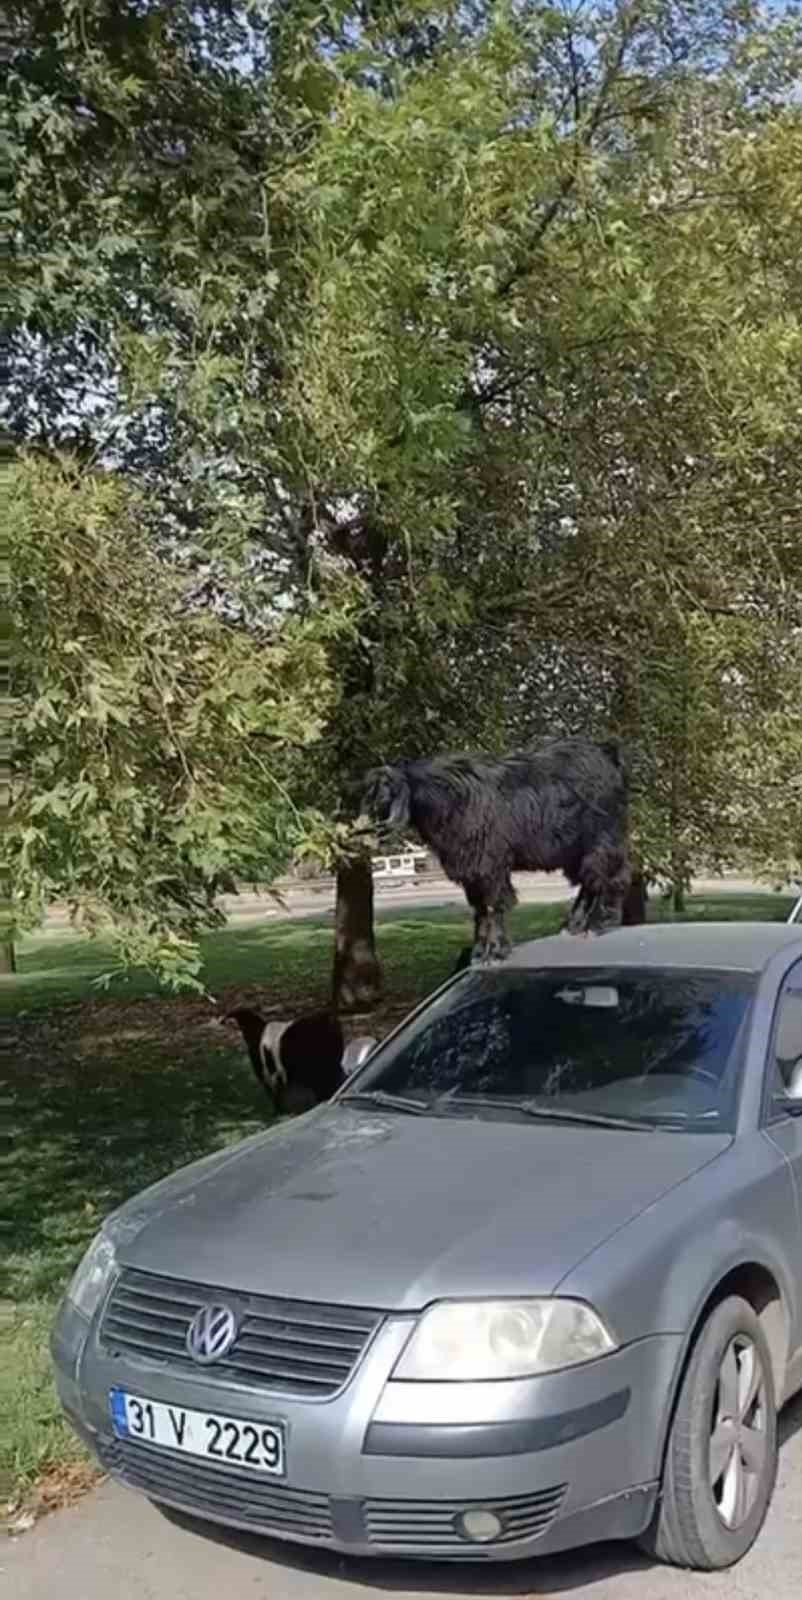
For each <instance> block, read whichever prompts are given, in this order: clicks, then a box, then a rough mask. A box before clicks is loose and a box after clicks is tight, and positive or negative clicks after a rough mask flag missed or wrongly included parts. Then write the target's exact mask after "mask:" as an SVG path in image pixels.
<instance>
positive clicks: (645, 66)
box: [6, 0, 802, 986]
mask: <svg viewBox="0 0 802 1600" xmlns="http://www.w3.org/2000/svg"><path fill="white" fill-rule="evenodd" d="M12 34H13V59H12V67H11V72H10V75H9V87H10V92H9V96H8V103H7V113H6V115H7V127H8V139H9V145H10V149H11V154H12V160H13V162H14V166H15V172H16V179H17V184H16V206H17V210H16V217H15V226H16V260H17V269H18V276H17V279H16V283H15V289H14V311H15V318H16V325H15V334H14V340H13V346H12V355H13V360H12V370H11V380H12V381H11V385H10V390H9V396H10V398H9V406H8V415H9V423H10V426H11V428H12V431H13V433H14V436H15V438H16V439H17V441H18V442H19V444H20V445H21V446H22V447H27V448H28V449H30V448H32V447H36V448H37V450H38V451H42V450H43V451H45V452H52V450H54V449H59V450H62V451H67V452H68V453H69V455H70V458H71V461H72V463H73V466H72V467H71V468H69V469H67V468H66V467H64V466H62V467H61V468H59V470H60V471H67V470H69V471H73V472H77V473H80V474H81V475H82V481H83V479H84V478H86V479H87V483H88V485H89V487H87V488H86V489H83V488H82V489H81V491H80V492H81V494H83V493H87V494H89V493H95V492H98V493H102V494H103V495H106V494H108V493H110V481H111V480H112V479H114V480H117V479H120V480H122V481H123V482H124V483H125V485H126V494H135V495H136V504H137V510H136V524H137V528H138V530H139V535H140V537H141V539H142V553H143V559H144V554H145V552H146V551H147V553H148V559H149V560H153V561H156V562H160V563H162V565H164V564H165V563H166V564H167V567H168V570H169V571H170V572H171V573H172V577H171V580H170V581H175V573H176V572H180V574H181V580H182V582H183V583H184V586H185V587H184V592H185V594H186V595H187V596H188V597H189V599H190V601H191V605H190V610H189V612H188V613H186V615H188V616H189V617H190V618H191V622H190V623H184V624H182V626H187V627H189V628H190V631H191V629H194V628H196V627H198V626H200V623H199V621H198V618H197V617H196V615H195V612H194V610H193V609H192V607H193V606H200V607H202V608H205V609H206V612H207V613H211V615H212V616H216V617H217V619H218V623H219V625H220V627H221V629H223V632H222V633H221V635H220V637H221V639H224V640H225V648H226V650H229V649H231V650H233V651H234V655H235V656H236V652H237V651H238V650H240V649H243V648H246V646H245V645H244V643H243V641H244V640H246V639H252V640H253V639H257V638H258V639H259V640H260V641H262V640H264V639H265V638H266V637H269V638H270V639H273V640H274V642H275V643H276V648H287V649H290V646H289V645H287V646H284V645H282V644H281V640H282V637H283V636H284V635H286V637H287V638H288V639H289V638H290V637H291V638H292V646H291V649H292V650H295V649H296V648H297V649H298V650H299V651H301V653H302V654H303V651H308V650H309V649H311V648H312V644H311V643H310V641H309V638H308V637H307V635H306V634H305V633H304V629H306V628H311V629H312V630H313V632H314V648H315V649H317V650H319V651H320V652H321V654H320V657H319V658H315V659H316V662H317V664H316V665H315V667H314V671H313V672H312V673H311V677H312V678H314V679H315V680H317V678H318V675H319V682H320V684H321V693H320V696H319V698H318V700H317V703H316V706H315V712H316V715H315V717H314V718H312V719H311V720H310V718H309V717H308V715H307V710H306V706H305V703H304V704H302V703H301V702H299V701H298V700H297V699H296V698H295V696H294V691H293V690H292V683H291V676H290V678H289V679H288V682H289V684H290V688H289V689H288V695H287V701H286V706H287V709H288V712H289V715H290V720H292V718H293V717H296V716H297V724H298V731H297V736H292V735H291V733H290V732H288V734H287V741H286V742H287V750H286V762H285V764H284V765H283V766H282V772H283V774H284V779H282V780H281V781H284V780H286V783H287V784H288V786H289V787H288V789H287V793H288V794H290V795H291V797H292V803H293V804H294V805H297V806H299V807H305V806H313V807H322V808H325V809H326V810H327V812H329V813H330V814H331V815H332V816H334V817H336V816H337V815H339V814H345V813H347V811H348V808H349V806H351V805H352V802H353V795H354V792H355V784H356V782H357V779H358V777H359V774H360V773H361V772H362V771H363V770H364V768H365V767H366V766H367V765H370V764H372V763H373V762H374V761H375V760H376V759H380V758H383V757H392V756H396V755H398V754H400V753H405V754H423V753H430V752H431V751H432V750H434V749H435V748H437V747H442V746H443V745H449V744H451V745H454V744H463V745H464V744H466V743H470V744H473V745H477V744H484V745H495V746H497V747H498V746H501V745H509V744H515V743H522V742H526V741H528V740H530V739H532V738H535V737H539V736H541V735H543V734H545V733H547V732H551V731H560V730H561V729H568V728H578V727H583V728H586V729H593V728H599V729H601V728H602V727H605V728H610V727H613V728H615V729H616V730H617V731H619V732H620V733H622V734H623V735H624V737H625V739H626V740H627V742H628V744H629V745H630V746H631V748H632V752H633V754H632V761H633V769H634V773H635V784H636V821H637V835H638V844H639V847H640V849H641V851H642V854H643V856H644V860H645V862H646V865H647V868H648V869H649V870H651V871H652V872H654V873H660V874H661V875H664V876H667V877H669V878H671V879H673V880H674V881H676V882H677V883H681V882H682V881H683V880H684V879H685V878H686V877H687V875H688V873H689V872H690V870H692V868H693V866H694V864H696V863H698V862H700V861H702V860H707V861H709V862H713V863H720V862H723V861H725V860H728V859H732V858H733V857H734V856H735V855H737V854H738V853H742V854H743V853H745V852H750V851H751V853H752V854H753V856H755V857H756V858H758V859H759V860H760V861H761V862H762V863H763V864H767V863H768V862H769V861H771V862H773V863H777V867H778V870H779V867H780V864H782V867H783V870H785V869H786V868H787V867H788V866H789V865H790V864H791V863H792V862H793V861H794V859H795V858H796V857H797V856H798V850H799V832H800V830H799V792H798V782H797V779H796V773H797V772H798V770H799V756H800V750H799V741H800V723H799V718H798V716H797V715H796V711H795V707H796V706H797V705H798V703H799V689H800V680H801V678H802V666H801V664H800V656H799V638H800V627H801V626H802V615H801V614H800V612H801V607H802V596H801V594H800V584H799V579H798V576H797V574H798V571H799V565H800V564H799V560H798V551H799V503H800V484H799V470H800V469H799V465H798V463H799V460H800V450H799V443H800V440H799V428H800V418H802V393H800V371H801V370H802V368H800V361H799V354H800V336H801V332H800V321H799V287H800V285H799V271H800V268H799V262H800V260H801V259H802V254H801V253H800V245H802V239H800V226H802V222H801V219H802V164H800V159H799V157H800V154H802V113H800V108H799V104H798V100H797V98H796V88H797V85H798V81H799V69H800V35H799V27H798V19H797V17H796V15H795V13H794V12H793V11H791V10H788V11H784V12H780V11H772V12H771V13H764V12H762V11H761V10H760V8H759V7H757V6H753V5H751V4H749V3H747V0H744V3H739V4H737V5H731V4H724V3H722V0H692V3H684V4H678V3H675V0H644V3H640V0H613V3H611V4H609V5H607V4H578V5H556V6H555V5H544V6H532V5H528V4H527V5H524V4H518V3H517V0H506V3H490V0H473V3H470V4H465V3H460V4H457V3H445V0H443V3H440V4H431V3H430V4H424V3H422V0H392V3H391V0H387V3H376V4H368V3H362V4H347V3H346V0H323V3H319V4H314V5H313V4H312V3H311V0H310V3H309V4H306V3H305V0H293V3H292V4H290V3H286V4H271V5H269V6H264V7H261V6H259V5H257V6H252V7H250V8H247V9H244V8H239V7H238V6H236V5H233V4H220V5H217V4H206V3H204V0H201V3H200V4H193V5H192V6H189V5H187V4H185V3H183V0H181V3H170V4H166V3H165V4H151V5H148V6H146V7H134V6H128V5H126V4H120V3H119V0H87V3H84V4H83V5H82V6H81V7H80V8H75V9H73V8H72V7H58V8H54V7H52V6H50V5H48V4H46V3H44V0H40V3H38V4H36V3H35V4H26V5H25V6H24V7H23V6H20V7H19V9H18V11H17V13H16V17H15V20H14V21H13V22H12ZM25 470H26V471H32V470H33V469H32V468H26V469H25ZM40 470H41V468H40V467H39V466H37V472H38V471H40ZM115 492H121V491H120V490H119V488H117V489H115ZM346 591H347V599H346V598H345V595H346ZM277 596H280V597H281V606H282V607H283V608H284V610H283V614H284V616H285V619H287V620H285V622H284V623H282V624H281V628H279V627H278V623H277V621H276V610H275V604H274V602H275V599H276V597H277ZM344 616H347V624H346V625H344V624H343V617H344ZM290 619H291V625H292V626H291V629H290V631H289V632H287V630H288V628H290ZM204 626H206V627H209V626H211V623H210V620H209V616H208V615H207V618H206V622H205V623H204ZM292 629H295V630H297V631H296V632H295V633H292ZM277 630H278V631H277ZM315 630H317V631H316V632H315ZM324 636H325V637H324ZM50 648H51V649H53V648H56V642H51V644H50ZM58 648H61V645H60V644H59V645H58ZM261 648H262V645H261V642H260V649H261ZM232 659H233V658H232ZM304 660H305V661H306V664H307V666H308V664H309V660H310V657H309V656H308V655H307V656H305V657H304ZM276 681H277V682H283V671H282V672H279V673H278V674H277V679H276ZM282 692H283V691H282ZM284 726H285V727H286V726H287V725H286V724H284ZM307 739H309V740H310V741H311V742H310V744H309V746H308V752H307V753H306V754H304V755H303V757H300V758H299V757H298V755H297V748H298V747H299V746H301V745H302V744H303V743H304V741H305V740H307ZM266 782H267V780H266ZM269 789H270V784H269V783H268V790H269ZM268 790H266V796H267V792H268ZM276 794H277V791H276V790H275V787H273V789H272V795H273V797H275V795H276ZM265 803H268V800H267V798H266V800H265ZM269 803H270V804H271V805H272V804H273V800H272V799H271V800H270V801H269ZM247 814H248V812H247V807H246V811H245V813H244V815H247ZM769 819H770V821H769ZM279 832H281V829H279ZM282 836H283V835H282ZM270 837H271V831H270V828H268V830H267V832H266V834H265V838H266V839H269V838H270ZM249 859H250V860H253V857H252V856H250V857H249ZM274 859H276V857H274V855H273V853H272V849H270V848H268V849H266V851H265V867H266V869H267V871H268V872H269V870H270V866H271V863H272V862H273V861H274ZM363 891H364V874H363ZM368 986H369V985H368Z"/></svg>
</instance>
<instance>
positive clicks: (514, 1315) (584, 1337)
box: [393, 1300, 617, 1383]
mask: <svg viewBox="0 0 802 1600" xmlns="http://www.w3.org/2000/svg"><path fill="white" fill-rule="evenodd" d="M616 1348H617V1346H616V1343H615V1340H614V1339H613V1338H612V1336H611V1334H610V1333H609V1332H608V1330H607V1328H606V1327H605V1326H604V1323H603V1322H602V1320H601V1318H600V1317H598V1316H597V1315H596V1312H595V1311H592V1310H591V1308H590V1306H586V1305H584V1304H583V1303H582V1301H580V1300H473V1301H471V1300H462V1301H443V1302H441V1303H440V1304H439V1305H433V1306H430V1307H429V1309H428V1311H424V1313H423V1316H422V1317H421V1319H420V1322H419V1323H418V1324H417V1326H416V1328H415V1331H414V1333H413V1334H412V1337H411V1339H410V1340H409V1343H408V1344H407V1346H406V1348H405V1349H404V1350H403V1351H402V1353H401V1355H400V1357H399V1359H398V1362H397V1364H396V1368H395V1372H394V1373H393V1376H394V1377H395V1378H401V1379H404V1378H406V1379H418V1380H419V1381H421V1380H424V1381H425V1380H427V1379H428V1380H432V1381H437V1382H440V1383H446V1382H449V1381H452V1382H459V1381H463V1382H465V1381H467V1380H473V1381H475V1382H482V1381H483V1380H487V1379H493V1378H531V1377H535V1376H537V1374H538V1373H541V1372H554V1371H556V1370H557V1369H558V1368H559V1367H573V1366H576V1365H577V1364H578V1363H579V1362H581V1361H595V1360H597V1358H598V1357H599V1356H606V1355H609V1353H610V1351H611V1350H615V1349H616Z"/></svg>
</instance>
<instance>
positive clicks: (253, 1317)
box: [52, 925, 802, 1569]
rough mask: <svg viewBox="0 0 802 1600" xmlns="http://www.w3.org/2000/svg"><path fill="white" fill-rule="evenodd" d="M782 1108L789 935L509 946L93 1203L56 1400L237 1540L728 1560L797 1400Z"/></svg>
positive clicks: (178, 1501)
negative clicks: (303, 1094) (220, 1141)
mask: <svg viewBox="0 0 802 1600" xmlns="http://www.w3.org/2000/svg"><path fill="white" fill-rule="evenodd" d="M354 1053H356V1054H359V1051H358V1050H357V1051H356V1052H352V1056H353V1055H354ZM352 1064H353V1063H352ZM800 1113H802V930H800V929H799V928H795V927H793V926H776V925H755V926H746V925H721V926H706V927H704V926H702V927H689V926H685V927H676V926H675V927H670V926H667V927H650V928H633V929H627V930H620V931H618V932H614V933H610V934H608V935H606V936H605V937H604V938H603V939H597V940H587V941H583V940H575V939H570V938H564V937H555V938H553V939H545V940H539V941H537V942H534V943H530V944H524V945H522V946H519V947H518V948H517V949H516V950H514V951H513V952H512V954H511V955H510V956H509V958H508V959H507V960H506V961H505V962H503V963H502V964H500V965H498V966H494V967H490V968H473V969H471V970H469V971H468V972H463V973H461V974H460V975H459V976H458V977H456V978H454V979H453V980H452V981H450V982H449V983H447V984H446V985H445V986H444V987H443V988H442V989H441V990H439V991H438V993H436V994H435V995H434V996H433V997H432V998H431V999H430V1000H429V1001H427V1002H426V1003H425V1004H424V1005H423V1006H421V1007H420V1008H419V1010H417V1011H416V1012H415V1013H413V1015H412V1016H410V1017H409V1018H408V1020H406V1021H405V1022H404V1023H403V1024H402V1025H401V1026H400V1027H399V1028H398V1029H396V1031H395V1032H394V1033H393V1034H392V1035H391V1036H390V1037H389V1038H387V1039H386V1040H385V1041H384V1042H383V1043H382V1044H381V1045H379V1046H376V1047H374V1048H371V1049H370V1052H369V1054H368V1055H367V1058H366V1059H365V1060H364V1061H362V1062H361V1064H359V1065H357V1066H356V1069H355V1070H354V1071H353V1072H352V1073H351V1075H350V1076H349V1078H348V1079H347V1081H346V1084H345V1086H344V1088H343V1089H342V1090H341V1091H339V1092H338V1094H337V1096H336V1098H335V1099H334V1100H333V1101H331V1102H330V1103H329V1104H327V1105H323V1106H320V1107H318V1108H317V1109H316V1110H314V1111H310V1112H309V1113H308V1114H306V1115H304V1116H302V1117H299V1118H297V1119H295V1120H285V1121H282V1122H280V1123H279V1124H278V1125H276V1126H274V1127H272V1128H271V1129H269V1130H268V1131H266V1132H265V1133H263V1134H259V1135H258V1136H257V1137H255V1138H251V1139H248V1140H246V1141H245V1142H244V1143H242V1144H240V1145H238V1146H236V1147H234V1148H229V1149H226V1150H223V1151H220V1152H218V1153H216V1154H214V1155H211V1156H209V1157H207V1158H206V1159H205V1160H203V1161H200V1162H198V1163H196V1164H195V1165H194V1166H191V1167H188V1168H186V1169H185V1170H183V1171H182V1172H178V1173H176V1174H174V1175H172V1176H171V1177H169V1178H167V1179H166V1180H164V1181H163V1182H162V1183H159V1184H157V1185H156V1186H155V1187H154V1188H151V1189H149V1190H146V1191H145V1192H144V1193H143V1194H141V1195H139V1196H138V1197H136V1198H135V1199H133V1200H131V1201H130V1202H129V1203H128V1204H127V1205H125V1206H124V1207H123V1208H122V1209H121V1210H119V1211H117V1212H116V1213H115V1214H114V1215H113V1216H111V1217H109V1218H108V1220H107V1221H106V1223H105V1226H104V1227H103V1228H102V1230H101V1232H100V1233H99V1234H98V1236H97V1238H96V1239H95V1241H94V1243H93V1244H92V1245H91V1247H90V1249H89V1251H88V1252H87V1254H86V1256H85V1258H84V1260H83V1261H82V1263H81V1265H80V1266H79V1268H78V1271H77V1273H76V1275H75V1278H74V1280H73V1282H72V1284H71V1285H70V1288H69V1290H68V1292H67V1295H66V1297H65V1299H64V1302H63V1304H62V1306H61V1309H60V1313H59V1316H58V1320H57V1324H56V1326H55V1329H54V1333H53V1342H52V1348H53V1355H54V1359H55V1367H56V1374H57V1381H58V1387H59V1392H60V1395H61V1400H62V1403H63V1405H64V1408H65V1410H66V1412H67V1414H68V1415H69V1417H70V1418H71V1419H72V1422H73V1424H74V1426H75V1428H76V1429H77V1430H78V1432H79V1433H80V1435H81V1436H82V1438H83V1439H85V1440H86V1441H87V1442H88V1443H89V1444H90V1445H91V1447H92V1448H93V1450H94V1451H95V1452H96V1454H97V1456H98V1457H99V1458H100V1460H101V1462H102V1463H103V1465H104V1466H105V1467H106V1468H107V1470H108V1471H109V1472H110V1473H111V1474H112V1475H113V1476H114V1477H116V1478H118V1479H120V1481H121V1482H123V1483H125V1484H128V1485H129V1486H130V1487H131V1488H133V1489H136V1490H139V1491H140V1492H141V1493H143V1494H145V1495H148V1496H149V1497H150V1498H151V1499H152V1500H154V1501H156V1502H159V1503H162V1504H164V1505H166V1506H171V1507H177V1508H180V1509H183V1510H186V1511H189V1512H191V1513H194V1514H195V1515H197V1516H200V1517H204V1518H210V1519H212V1520H214V1521H217V1522H219V1523H223V1524H228V1525H231V1526H233V1527H236V1528H241V1529H249V1530H256V1531H258V1532H260V1533H264V1534H269V1535H272V1536H276V1537H279V1538H282V1539H290V1540H296V1541H299V1542H300V1543H302V1544H308V1545H317V1546H325V1547H329V1548H331V1549H334V1550H340V1551H348V1552H352V1553H357V1554H366V1555H388V1554H392V1555H402V1556H407V1557H436V1558H446V1559H458V1560H465V1559H474V1560H479V1559H482V1560H485V1561H487V1560H492V1559H507V1560H509V1559H512V1558H515V1557H525V1556H532V1555H535V1554H538V1553H543V1554H545V1553H547V1552H548V1553H551V1552H554V1551H556V1550H564V1549H566V1548H568V1547H572V1546H577V1545H582V1544H585V1543H588V1542H589V1541H593V1540H599V1539H639V1540H640V1541H641V1542H642V1544H643V1545H644V1546H645V1547H646V1548H647V1549H648V1550H649V1551H651V1552H652V1553H653V1554H655V1555H657V1556H659V1557H661V1558H663V1559H665V1560H668V1561H671V1562H674V1563H676V1564H679V1565H682V1566H686V1567H693V1568H697V1569H711V1568H718V1567H726V1566H729V1565H731V1564H732V1563H733V1562H735V1561H737V1560H738V1559H739V1558H740V1557H741V1556H742V1555H743V1554H744V1553H745V1551H746V1550H747V1549H748V1548H749V1546H750V1545H751V1544H752V1542H753V1540H754V1539H755V1538H756V1536H757V1535H758V1533H759V1531H760V1528H761V1526H762V1524H763V1521H764V1518H765V1515H766V1510H767V1507H768V1505H769V1501H770V1499H771V1495H772V1490H773V1487H774V1480H775V1474H776V1469H777V1413H778V1410H779V1408H780V1407H781V1406H782V1404H783V1403H784V1402H785V1401H786V1400H787V1399H788V1398H789V1396H790V1395H792V1394H793V1393H794V1392H795V1391H796V1390H797V1389H798V1388H799V1387H800V1385H802V1230H801V1229H800V1204H801V1202H802V1120H801V1119H800Z"/></svg>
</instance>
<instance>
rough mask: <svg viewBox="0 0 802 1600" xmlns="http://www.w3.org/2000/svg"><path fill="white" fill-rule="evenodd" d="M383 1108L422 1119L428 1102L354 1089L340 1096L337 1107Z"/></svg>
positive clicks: (380, 1090)
mask: <svg viewBox="0 0 802 1600" xmlns="http://www.w3.org/2000/svg"><path fill="white" fill-rule="evenodd" d="M359 1104H362V1105H369V1106H383V1107H384V1108H385V1109H386V1110H387V1111H407V1112H409V1114H410V1116H413V1117H422V1116H424V1115H425V1114H426V1112H427V1111H428V1110H429V1101H428V1100H412V1099H409V1098H408V1097H407V1096H406V1095H403V1094H389V1093H388V1091H387V1090H386V1089H354V1091H353V1094H343V1095H341V1096H340V1099H339V1101H338V1105H341V1106H348V1105H350V1106H353V1105H359Z"/></svg>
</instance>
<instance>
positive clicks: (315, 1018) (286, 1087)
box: [223, 1006, 345, 1112]
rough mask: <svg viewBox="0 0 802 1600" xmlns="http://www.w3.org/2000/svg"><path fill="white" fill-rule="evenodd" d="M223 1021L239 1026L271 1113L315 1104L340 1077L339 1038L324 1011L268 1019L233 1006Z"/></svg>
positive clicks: (341, 1045)
mask: <svg viewBox="0 0 802 1600" xmlns="http://www.w3.org/2000/svg"><path fill="white" fill-rule="evenodd" d="M223 1021H224V1022H230V1023H234V1024H236V1026H237V1027H238V1028H239V1030H240V1033H241V1034H242V1037H243V1039H244V1040H245V1045H246V1048H247V1051H248V1055H249V1057H250V1062H251V1066H252V1067H253V1070H254V1073H255V1075H256V1078H257V1079H258V1081H259V1083H261V1085H262V1087H263V1088H264V1089H265V1090H266V1091H267V1093H268V1094H269V1095H270V1097H271V1099H272V1101H273V1105H274V1106H275V1109H276V1111H277V1112H283V1111H306V1110H308V1109H309V1107H310V1106H313V1105H320V1103H321V1102H322V1101H323V1100H330V1099H331V1096H332V1095H333V1094H334V1091H335V1089H339V1087H340V1084H342V1083H344V1082H345V1074H344V1072H343V1066H342V1061H343V1052H344V1050H345V1038H344V1036H343V1030H342V1028H341V1026H340V1024H339V1022H338V1020H337V1018H336V1017H335V1016H332V1015H331V1013H330V1012H327V1011H319V1012H312V1013H310V1015H309V1016H306V1017H296V1019H295V1021H294V1022H268V1021H266V1020H265V1018H264V1017H263V1016H261V1015H260V1013H259V1012H258V1011H254V1010H253V1009H252V1008H251V1007H250V1006H237V1007H236V1009H235V1010H234V1011H229V1012H228V1013H227V1014H226V1016H225V1017H224V1018H223Z"/></svg>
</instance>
